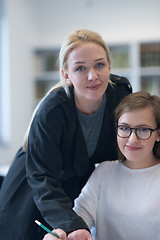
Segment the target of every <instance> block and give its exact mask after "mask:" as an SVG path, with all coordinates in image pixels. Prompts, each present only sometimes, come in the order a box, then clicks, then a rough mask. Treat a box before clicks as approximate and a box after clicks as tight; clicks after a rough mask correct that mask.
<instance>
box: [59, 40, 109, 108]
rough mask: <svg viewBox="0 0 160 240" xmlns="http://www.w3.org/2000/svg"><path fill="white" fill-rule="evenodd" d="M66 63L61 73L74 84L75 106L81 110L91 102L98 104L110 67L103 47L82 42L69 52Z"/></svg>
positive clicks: (106, 83) (105, 85) (106, 82)
mask: <svg viewBox="0 0 160 240" xmlns="http://www.w3.org/2000/svg"><path fill="white" fill-rule="evenodd" d="M67 64H68V69H67V71H62V73H63V75H64V77H65V79H66V80H67V81H68V82H69V83H72V84H73V86H74V94H75V99H76V105H77V107H79V108H80V110H82V111H83V108H84V109H86V107H87V106H88V107H89V106H90V107H91V105H93V103H94V105H97V106H98V105H100V103H101V101H102V97H103V94H104V92H105V91H106V88H107V86H108V79H109V75H110V68H111V63H110V62H108V61H107V57H106V53H105V50H104V49H103V47H101V46H100V45H98V44H96V43H93V42H85V43H82V44H81V45H79V46H78V47H76V48H75V49H73V50H72V51H71V52H70V53H69V55H68V59H67Z"/></svg>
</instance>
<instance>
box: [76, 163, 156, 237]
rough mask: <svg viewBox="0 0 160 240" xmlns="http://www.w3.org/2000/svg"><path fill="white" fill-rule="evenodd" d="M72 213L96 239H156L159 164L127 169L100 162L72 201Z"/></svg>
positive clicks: (116, 164) (118, 164) (119, 164)
mask: <svg viewBox="0 0 160 240" xmlns="http://www.w3.org/2000/svg"><path fill="white" fill-rule="evenodd" d="M74 210H75V211H76V212H77V213H78V214H79V215H80V216H81V217H82V218H83V219H84V220H85V221H86V223H87V224H88V226H89V227H90V228H91V227H92V226H94V225H96V236H95V237H94V239H96V240H160V164H158V165H155V166H153V167H149V168H145V169H130V168H127V167H125V166H124V165H123V164H122V163H121V162H120V161H106V162H103V163H101V164H100V165H99V166H98V167H97V168H96V170H95V171H94V172H93V174H92V175H91V177H90V179H89V181H88V182H87V184H86V186H85V187H84V188H83V190H82V193H81V195H80V197H79V198H78V199H76V201H75V208H74Z"/></svg>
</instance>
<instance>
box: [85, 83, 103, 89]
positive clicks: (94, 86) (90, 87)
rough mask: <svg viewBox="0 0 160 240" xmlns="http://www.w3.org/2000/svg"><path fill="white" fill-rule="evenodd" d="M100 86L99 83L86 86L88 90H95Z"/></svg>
mask: <svg viewBox="0 0 160 240" xmlns="http://www.w3.org/2000/svg"><path fill="white" fill-rule="evenodd" d="M100 86H101V84H94V85H91V86H88V87H87V88H88V89H90V90H97V89H99V88H100Z"/></svg>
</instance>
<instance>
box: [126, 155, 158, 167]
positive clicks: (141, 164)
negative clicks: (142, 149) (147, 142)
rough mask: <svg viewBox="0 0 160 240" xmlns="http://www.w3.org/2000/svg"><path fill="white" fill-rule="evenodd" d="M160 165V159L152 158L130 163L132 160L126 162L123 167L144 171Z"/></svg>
mask: <svg viewBox="0 0 160 240" xmlns="http://www.w3.org/2000/svg"><path fill="white" fill-rule="evenodd" d="M159 163H160V159H158V158H156V157H155V156H153V157H152V159H149V160H148V161H147V160H144V161H135V162H134V161H130V160H127V159H126V160H124V161H123V165H124V166H126V167H128V168H131V169H143V168H148V167H153V166H155V165H157V164H159Z"/></svg>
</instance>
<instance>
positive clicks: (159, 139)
mask: <svg viewBox="0 0 160 240" xmlns="http://www.w3.org/2000/svg"><path fill="white" fill-rule="evenodd" d="M159 141H160V129H158V136H157V139H156V142H159Z"/></svg>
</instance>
